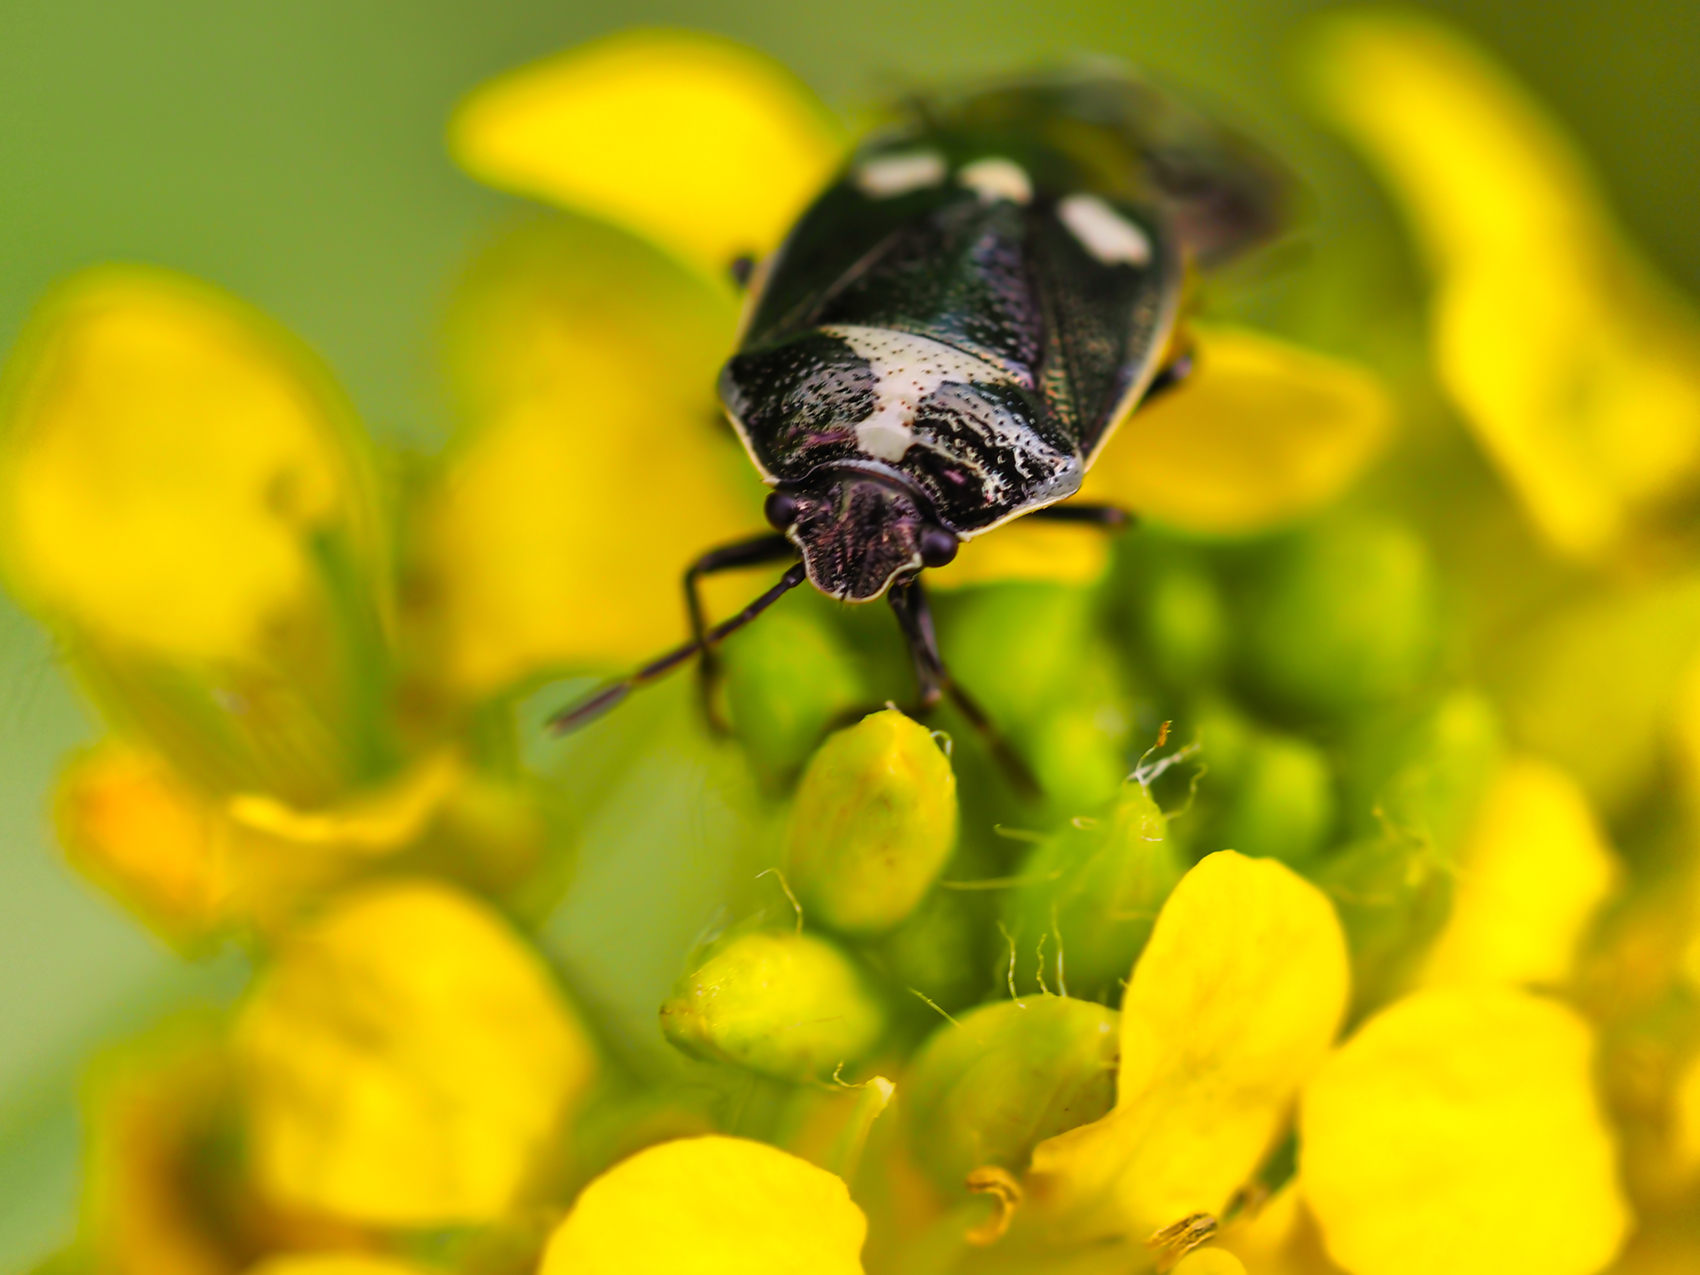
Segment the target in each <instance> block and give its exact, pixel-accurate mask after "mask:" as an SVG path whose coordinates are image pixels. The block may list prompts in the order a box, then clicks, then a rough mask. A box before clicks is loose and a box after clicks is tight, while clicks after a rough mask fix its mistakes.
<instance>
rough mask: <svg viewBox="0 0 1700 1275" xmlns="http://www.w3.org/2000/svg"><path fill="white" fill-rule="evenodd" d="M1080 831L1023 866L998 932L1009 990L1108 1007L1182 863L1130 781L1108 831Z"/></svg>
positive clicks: (1156, 813) (1152, 807)
mask: <svg viewBox="0 0 1700 1275" xmlns="http://www.w3.org/2000/svg"><path fill="white" fill-rule="evenodd" d="M1082 824H1083V826H1076V825H1074V824H1071V825H1069V826H1068V827H1065V828H1063V829H1062V830H1061V831H1059V832H1057V833H1056V834H1054V835H1053V836H1051V837H1049V838H1047V839H1046V840H1045V841H1043V842H1041V843H1040V844H1039V845H1038V846H1037V847H1036V848H1035V849H1034V851H1033V853H1032V854H1031V855H1029V856H1028V858H1027V860H1026V862H1025V863H1023V864H1022V866H1021V868H1020V870H1019V872H1018V876H1019V877H1020V879H1021V882H1022V884H1021V885H1020V886H1018V887H1017V888H1016V889H1015V890H1013V891H1012V892H1011V894H1010V899H1009V903H1008V906H1007V908H1006V910H1005V913H1004V925H1005V928H1006V929H1007V930H1008V932H1009V935H1010V941H1011V942H1012V943H1013V944H1014V945H1015V957H1016V961H1015V963H1016V975H1015V977H1016V978H1017V980H1018V986H1036V985H1037V984H1038V981H1039V980H1040V979H1041V978H1042V979H1044V980H1045V985H1046V986H1048V987H1049V986H1052V985H1053V984H1054V985H1055V987H1056V989H1057V990H1059V991H1060V990H1067V991H1069V992H1072V993H1074V994H1075V995H1078V996H1085V997H1087V998H1089V999H1094V1000H1097V999H1108V998H1111V997H1115V996H1118V995H1119V992H1120V987H1121V982H1122V980H1124V979H1126V978H1127V977H1128V975H1129V973H1131V972H1132V970H1133V962H1134V959H1135V958H1136V957H1138V955H1139V954H1140V952H1141V951H1143V950H1144V948H1145V941H1146V939H1148V938H1149V937H1150V936H1151V926H1152V924H1153V923H1154V922H1155V921H1156V919H1157V912H1158V910H1159V909H1160V908H1161V907H1162V906H1163V901H1164V900H1165V899H1167V898H1168V897H1169V891H1170V890H1172V889H1174V887H1175V882H1177V881H1179V880H1180V878H1181V873H1182V871H1183V870H1184V868H1183V858H1182V856H1181V853H1180V851H1179V849H1178V847H1177V846H1176V845H1175V844H1174V842H1173V840H1172V839H1171V838H1170V836H1169V833H1168V821H1167V820H1166V819H1165V818H1164V817H1163V812H1162V811H1161V810H1159V809H1158V807H1157V803H1156V802H1155V801H1154V800H1153V799H1152V797H1151V793H1150V792H1149V791H1148V790H1147V789H1146V787H1145V786H1144V785H1143V784H1141V783H1140V782H1139V781H1138V780H1137V779H1130V780H1128V781H1127V782H1126V783H1124V784H1123V785H1122V790H1121V795H1120V797H1119V798H1118V800H1117V802H1116V807H1115V811H1114V813H1113V814H1112V816H1111V817H1110V819H1109V820H1108V821H1107V822H1103V823H1094V822H1089V821H1082ZM1029 980H1031V981H1029Z"/></svg>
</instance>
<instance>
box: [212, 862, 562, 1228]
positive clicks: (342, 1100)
mask: <svg viewBox="0 0 1700 1275" xmlns="http://www.w3.org/2000/svg"><path fill="white" fill-rule="evenodd" d="M236 1044H237V1049H238V1054H239V1057H240V1059H241V1061H242V1064H243V1070H244V1076H245V1081H246V1085H247V1090H246V1095H247V1104H248V1118H249V1130H250V1136H251V1139H252V1142H251V1145H252V1151H253V1164H254V1171H255V1173H256V1175H257V1177H258V1179H259V1181H260V1182H261V1183H262V1185H263V1186H264V1187H265V1188H266V1189H267V1190H268V1191H269V1192H270V1193H271V1194H273V1195H274V1196H276V1197H277V1198H278V1199H280V1200H285V1201H289V1202H292V1203H296V1204H299V1205H304V1206H311V1207H315V1208H318V1209H322V1210H324V1211H325V1212H327V1213H331V1214H335V1215H338V1216H343V1217H350V1218H357V1219H360V1220H363V1221H369V1222H376V1223H383V1224H387V1225H396V1226H427V1225H440V1224H447V1223H453V1222H466V1223H477V1222H488V1221H492V1220H494V1219H496V1218H498V1217H500V1216H502V1215H503V1214H504V1213H505V1212H506V1211H507V1210H508V1209H510V1208H511V1207H512V1206H513V1205H514V1203H515V1201H516V1200H517V1199H518V1198H519V1196H520V1194H521V1192H522V1191H523V1189H524V1187H525V1185H526V1183H527V1180H528V1176H529V1175H530V1174H531V1173H532V1172H533V1171H534V1169H535V1168H536V1167H537V1160H538V1157H539V1155H540V1153H542V1152H543V1151H544V1150H545V1149H546V1147H547V1146H548V1144H549V1141H550V1139H551V1137H552V1135H554V1134H555V1133H556V1131H557V1129H558V1126H559V1125H560V1122H561V1121H562V1119H563V1118H564V1116H565V1115H566V1113H567V1112H568V1110H569V1109H570V1108H571V1106H572V1105H573V1104H574V1103H575V1102H576V1101H577V1100H578V1098H579V1097H580V1096H581V1095H582V1093H583V1091H584V1089H585V1087H586V1085H587V1083H588V1082H589V1080H590V1078H591V1075H592V1073H593V1070H594V1066H595V1060H594V1056H593V1054H592V1052H591V1047H590V1045H589V1043H588V1041H587V1039H586V1037H585V1036H584V1033H583V1032H582V1030H581V1029H580V1027H579V1026H578V1024H577V1023H576V1022H575V1021H574V1020H573V1018H572V1016H571V1014H570V1012H569V1011H568V1009H567V1007H566V1005H565V1004H564V1002H563V1001H562V999H561V996H560V993H559V992H558V991H557V989H556V988H555V986H554V984H553V982H552V981H551V979H550V976H549V974H548V972H547V970H546V969H545V968H544V967H543V965H542V963H541V961H540V960H539V959H538V958H537V956H536V955H535V954H534V953H533V952H532V951H531V950H530V949H529V948H527V947H526V946H525V945H524V944H522V943H521V942H520V941H519V940H518V939H517V938H516V937H515V936H514V934H513V933H512V932H511V931H510V930H509V929H508V928H507V927H506V925H505V924H503V923H502V922H501V921H500V920H499V919H497V918H496V917H494V916H493V915H491V914H490V913H489V912H488V911H487V910H486V909H485V908H484V907H483V906H482V905H479V904H476V903H474V902H473V901H472V900H471V899H469V898H467V897H465V896H463V895H460V894H456V893H454V892H452V891H450V890H448V889H445V888H443V887H441V886H437V885H428V884H424V883H409V882H403V883H397V884H391V885H386V886H382V887H376V888H372V889H369V890H367V891H364V892H362V893H360V894H357V895H354V896H352V897H345V898H343V899H341V900H340V901H338V902H337V903H335V904H334V905H333V906H332V907H331V908H330V909H328V910H327V912H326V913H325V914H324V916H323V917H321V918H320V919H319V920H317V921H316V922H315V923H313V924H312V925H310V926H308V927H307V928H305V929H303V930H302V931H301V932H299V933H298V934H296V935H294V936H292V937H291V938H290V939H289V940H288V941H286V943H285V944H284V945H283V947H282V948H281V949H280V951H279V952H278V954H277V956H276V957H275V959H274V960H273V962H272V963H271V965H269V966H268V967H267V968H266V970H265V971H264V972H263V973H262V974H261V976H260V979H259V981H258V983H257V985H256V986H255V989H254V991H253V992H252V993H251V995H250V997H249V1000H248V1002H247V1004H246V1005H245V1007H244V1008H243V1010H242V1013H241V1015H240V1018H239V1020H238V1025H237V1035H236Z"/></svg>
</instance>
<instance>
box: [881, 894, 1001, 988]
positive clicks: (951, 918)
mask: <svg viewBox="0 0 1700 1275" xmlns="http://www.w3.org/2000/svg"><path fill="white" fill-rule="evenodd" d="M976 920H977V918H976V916H975V915H974V912H973V910H972V908H971V906H970V904H969V902H968V900H967V898H966V897H965V896H964V895H963V894H962V893H961V892H959V891H956V890H934V891H933V892H932V893H931V894H929V895H928V896H927V897H926V899H925V900H924V901H923V902H922V904H921V906H920V907H918V908H916V909H915V911H913V912H912V913H910V914H909V916H908V918H907V919H906V920H905V921H904V922H903V924H902V925H899V926H898V927H897V928H896V929H895V930H893V931H891V933H889V934H887V935H886V936H885V937H884V938H882V939H881V940H880V941H879V945H878V947H877V948H875V949H873V951H872V952H871V958H872V959H874V960H876V961H877V962H878V964H879V968H880V970H881V972H882V973H884V974H885V975H886V976H887V977H888V978H889V979H890V980H891V981H892V982H893V983H894V984H896V985H897V986H899V987H904V988H910V989H913V990H914V991H917V992H919V993H921V995H923V996H925V997H926V998H927V999H928V1000H930V1001H931V1002H932V1003H933V1004H934V1005H937V1006H940V1007H942V1008H944V1009H947V1010H954V1009H957V1008H959V1007H961V1006H963V1005H972V1004H973V1003H974V1002H975V1001H977V1000H979V999H980V998H981V996H982V994H983V993H984V991H985V982H986V968H985V967H986V962H985V961H984V959H982V957H983V952H982V949H981V946H980V943H979V935H978V934H977V932H976V924H975V922H976ZM915 1008H916V1009H917V1010H918V1011H920V1012H923V1013H930V1012H931V1011H930V1010H926V1009H925V1007H924V1006H922V1004H921V1002H920V1001H916V1002H915Z"/></svg>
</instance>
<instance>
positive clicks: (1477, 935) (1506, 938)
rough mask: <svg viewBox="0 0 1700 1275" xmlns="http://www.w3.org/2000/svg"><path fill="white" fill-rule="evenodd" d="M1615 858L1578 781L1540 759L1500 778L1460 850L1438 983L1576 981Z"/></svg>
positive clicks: (1435, 963)
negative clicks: (1580, 953)
mask: <svg viewBox="0 0 1700 1275" xmlns="http://www.w3.org/2000/svg"><path fill="white" fill-rule="evenodd" d="M1617 880H1618V864H1617V858H1616V856H1615V855H1614V854H1613V853H1612V850H1611V847H1610V846H1609V845H1608V844H1607V843H1606V840H1605V834H1604V830H1603V829H1601V827H1600V824H1599V820H1598V819H1597V818H1596V817H1595V815H1594V812H1593V810H1592V808H1590V806H1589V805H1588V799H1587V796H1586V795H1585V794H1584V793H1583V792H1582V790H1581V788H1580V787H1579V786H1578V785H1577V783H1576V781H1575V780H1574V779H1572V778H1571V777H1570V776H1569V775H1567V774H1565V773H1564V772H1563V771H1562V770H1559V769H1558V768H1557V767H1556V766H1551V765H1548V764H1547V763H1545V762H1542V761H1537V760H1535V759H1533V758H1521V759H1519V760H1516V761H1513V762H1511V763H1510V764H1508V765H1507V766H1506V767H1505V768H1504V769H1503V770H1502V771H1501V772H1500V774H1499V776H1498V778H1497V779H1495V781H1494V784H1493V787H1492V788H1491V789H1489V791H1488V794H1487V796H1486V798H1485V799H1484V801H1483V805H1482V809H1481V810H1480V811H1479V812H1478V814H1477V816H1476V821H1475V825H1474V827H1473V828H1472V829H1471V831H1470V834H1469V836H1468V838H1467V840H1466V841H1465V844H1464V847H1463V849H1462V851H1461V853H1460V863H1459V871H1458V880H1457V883H1456V885H1455V887H1454V891H1453V896H1452V915H1451V917H1450V918H1449V919H1448V920H1447V923H1446V928H1445V929H1444V930H1442V931H1441V934H1440V937H1439V939H1437V940H1436V942H1435V946H1434V949H1433V951H1432V952H1431V954H1430V956H1429V960H1428V967H1427V970H1426V972H1425V975H1424V977H1425V980H1426V981H1427V982H1430V983H1505V984H1517V983H1525V984H1546V985H1549V986H1556V985H1559V984H1562V983H1564V982H1565V981H1566V980H1568V979H1569V977H1570V974H1571V971H1572V969H1573V968H1574V966H1575V963H1576V957H1577V953H1578V950H1579V949H1580V947H1581V944H1582V940H1583V939H1584V938H1585V937H1586V936H1587V933H1588V926H1589V925H1590V924H1591V922H1592V921H1593V918H1594V914H1595V912H1596V911H1597V910H1598V909H1599V907H1600V905H1601V904H1602V903H1604V902H1605V900H1606V898H1607V896H1608V895H1609V894H1610V893H1611V890H1612V888H1613V886H1614V885H1615V884H1616V882H1617Z"/></svg>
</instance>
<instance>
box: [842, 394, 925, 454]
mask: <svg viewBox="0 0 1700 1275" xmlns="http://www.w3.org/2000/svg"><path fill="white" fill-rule="evenodd" d="M914 419H915V414H914V412H912V411H906V410H905V407H904V405H903V404H901V403H885V404H882V405H881V407H880V408H879V410H878V411H876V412H875V413H874V414H873V415H872V416H870V417H868V419H867V420H865V421H863V422H862V423H861V424H860V425H858V426H856V446H857V447H858V448H859V449H860V450H861V451H862V453H863V454H864V455H867V456H872V457H873V458H874V459H875V460H887V461H890V462H892V463H893V464H896V463H897V462H898V461H900V460H902V459H903V455H904V453H905V452H907V451H908V450H909V445H910V444H911V443H913V442H914V441H915V431H914V430H913V429H912V428H911V427H910V422H912V421H913V420H914Z"/></svg>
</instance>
